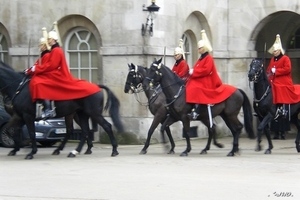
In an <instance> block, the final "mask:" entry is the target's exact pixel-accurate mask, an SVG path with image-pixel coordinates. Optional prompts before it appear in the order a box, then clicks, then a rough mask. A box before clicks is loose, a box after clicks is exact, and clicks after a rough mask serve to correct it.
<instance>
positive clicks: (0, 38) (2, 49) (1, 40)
mask: <svg viewBox="0 0 300 200" xmlns="http://www.w3.org/2000/svg"><path fill="white" fill-rule="evenodd" d="M0 60H1V61H3V62H5V63H8V44H7V40H6V38H5V36H4V35H3V34H2V33H1V32H0Z"/></svg>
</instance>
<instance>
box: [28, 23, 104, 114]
mask: <svg viewBox="0 0 300 200" xmlns="http://www.w3.org/2000/svg"><path fill="white" fill-rule="evenodd" d="M54 29H56V30H53V31H50V32H49V33H48V36H47V38H48V44H49V46H50V47H51V51H50V56H49V59H48V60H47V61H46V62H36V63H35V64H34V65H33V66H32V67H31V68H30V70H28V71H27V73H30V74H32V75H33V76H32V79H31V81H30V84H29V89H30V93H31V97H32V102H36V101H39V100H43V101H44V102H46V104H45V113H44V115H42V118H43V119H47V118H50V117H54V116H55V112H54V110H51V108H50V105H51V104H50V101H49V100H54V101H63V100H73V99H80V98H83V97H86V96H89V95H92V94H95V93H97V92H99V91H100V88H99V87H98V85H96V84H92V83H90V82H87V81H85V80H81V79H77V78H74V77H73V76H72V74H71V73H70V70H69V67H68V65H67V61H66V59H65V55H64V53H63V50H62V48H60V46H59V44H58V42H57V41H58V40H59V35H58V29H57V24H56V22H55V23H54Z"/></svg>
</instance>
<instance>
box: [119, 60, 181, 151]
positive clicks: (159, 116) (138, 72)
mask: <svg viewBox="0 0 300 200" xmlns="http://www.w3.org/2000/svg"><path fill="white" fill-rule="evenodd" d="M128 67H129V72H128V75H127V79H126V82H125V87H124V92H125V93H135V94H137V93H139V92H140V91H141V92H142V91H144V90H143V87H142V82H143V80H144V79H145V77H146V71H147V69H146V68H144V67H142V66H137V65H134V64H131V65H129V64H128ZM145 94H146V96H147V98H148V106H149V110H150V112H151V113H152V114H153V115H154V118H153V121H152V124H151V126H150V128H149V130H148V135H147V139H146V142H145V145H144V147H143V149H142V150H141V152H140V154H146V153H147V149H148V147H149V145H150V140H151V136H152V134H153V132H154V130H155V128H156V127H157V126H158V124H159V123H163V122H164V121H165V120H166V118H167V113H168V112H167V110H166V108H165V104H166V97H165V95H164V93H162V90H161V88H160V86H159V85H158V86H157V87H156V88H155V89H154V90H145ZM161 131H162V133H161V135H162V137H164V134H163V131H164V130H161ZM166 132H167V135H168V137H169V140H170V143H171V149H170V150H169V152H168V154H174V153H175V151H174V148H175V143H174V140H173V137H172V135H171V131H170V128H169V126H166ZM163 141H165V140H164V139H163Z"/></svg>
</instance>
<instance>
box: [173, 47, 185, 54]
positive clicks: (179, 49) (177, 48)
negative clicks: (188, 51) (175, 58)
mask: <svg viewBox="0 0 300 200" xmlns="http://www.w3.org/2000/svg"><path fill="white" fill-rule="evenodd" d="M183 53H184V52H183V49H182V48H180V47H176V48H175V49H174V55H176V54H181V55H183Z"/></svg>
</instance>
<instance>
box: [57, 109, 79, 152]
mask: <svg viewBox="0 0 300 200" xmlns="http://www.w3.org/2000/svg"><path fill="white" fill-rule="evenodd" d="M65 124H66V131H67V132H66V135H65V137H64V139H63V141H62V142H61V143H60V145H59V146H58V147H57V148H56V149H55V150H54V151H53V153H52V155H59V154H60V151H62V150H63V149H64V148H65V145H66V143H67V142H68V140H69V139H70V136H71V134H72V133H73V130H74V129H73V114H72V115H68V116H65Z"/></svg>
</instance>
